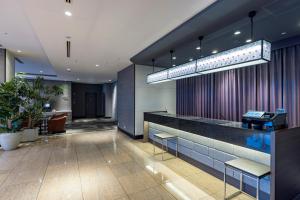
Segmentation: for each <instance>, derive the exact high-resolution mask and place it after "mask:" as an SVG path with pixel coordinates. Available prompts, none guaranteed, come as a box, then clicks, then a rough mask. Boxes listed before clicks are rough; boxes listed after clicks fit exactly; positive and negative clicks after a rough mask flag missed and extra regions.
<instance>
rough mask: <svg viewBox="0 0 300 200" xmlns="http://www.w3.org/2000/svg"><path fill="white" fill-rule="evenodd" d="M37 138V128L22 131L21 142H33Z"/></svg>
mask: <svg viewBox="0 0 300 200" xmlns="http://www.w3.org/2000/svg"><path fill="white" fill-rule="evenodd" d="M38 138H39V129H38V128H34V129H24V130H23V131H22V139H21V142H34V141H36V140H37V139H38Z"/></svg>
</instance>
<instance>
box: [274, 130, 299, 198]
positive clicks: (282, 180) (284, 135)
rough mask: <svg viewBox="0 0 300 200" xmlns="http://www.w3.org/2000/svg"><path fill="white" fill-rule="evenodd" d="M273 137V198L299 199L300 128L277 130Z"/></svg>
mask: <svg viewBox="0 0 300 200" xmlns="http://www.w3.org/2000/svg"><path fill="white" fill-rule="evenodd" d="M271 138H272V139H271V142H272V143H271V145H272V154H271V172H272V173H271V180H272V183H271V200H289V199H291V200H293V199H295V197H296V196H297V197H298V198H297V199H299V198H300V154H299V144H300V128H293V129H289V130H283V131H278V132H275V133H274V134H272V137H271Z"/></svg>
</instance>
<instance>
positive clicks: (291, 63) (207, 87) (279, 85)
mask: <svg viewBox="0 0 300 200" xmlns="http://www.w3.org/2000/svg"><path fill="white" fill-rule="evenodd" d="M277 108H284V109H286V110H287V112H288V121H289V126H290V127H295V126H300V45H295V46H291V47H287V48H283V49H278V50H274V51H272V56H271V62H269V63H267V64H262V65H257V66H251V67H246V68H240V69H234V70H229V71H223V72H218V73H213V74H207V75H202V76H197V77H192V78H187V79H181V80H178V81H177V113H178V114H182V115H194V116H200V117H207V118H215V119H227V120H232V121H240V120H241V117H242V115H243V114H244V113H245V112H247V110H263V111H271V112H274V111H275V110H276V109H277Z"/></svg>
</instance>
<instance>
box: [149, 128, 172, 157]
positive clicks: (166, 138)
mask: <svg viewBox="0 0 300 200" xmlns="http://www.w3.org/2000/svg"><path fill="white" fill-rule="evenodd" d="M153 136H154V138H153V155H154V156H155V155H158V154H162V157H161V160H164V153H165V152H168V141H169V140H176V157H178V137H177V136H175V135H171V134H168V133H158V134H154V135H153ZM155 138H157V139H160V140H161V141H162V143H161V148H162V150H163V152H162V153H156V152H155ZM164 142H166V151H164Z"/></svg>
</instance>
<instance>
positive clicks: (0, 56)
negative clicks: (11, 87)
mask: <svg viewBox="0 0 300 200" xmlns="http://www.w3.org/2000/svg"><path fill="white" fill-rule="evenodd" d="M13 77H15V57H14V56H13V54H12V53H11V52H10V51H8V50H6V49H0V83H2V82H4V81H10V80H11V79H12V78H13Z"/></svg>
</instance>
